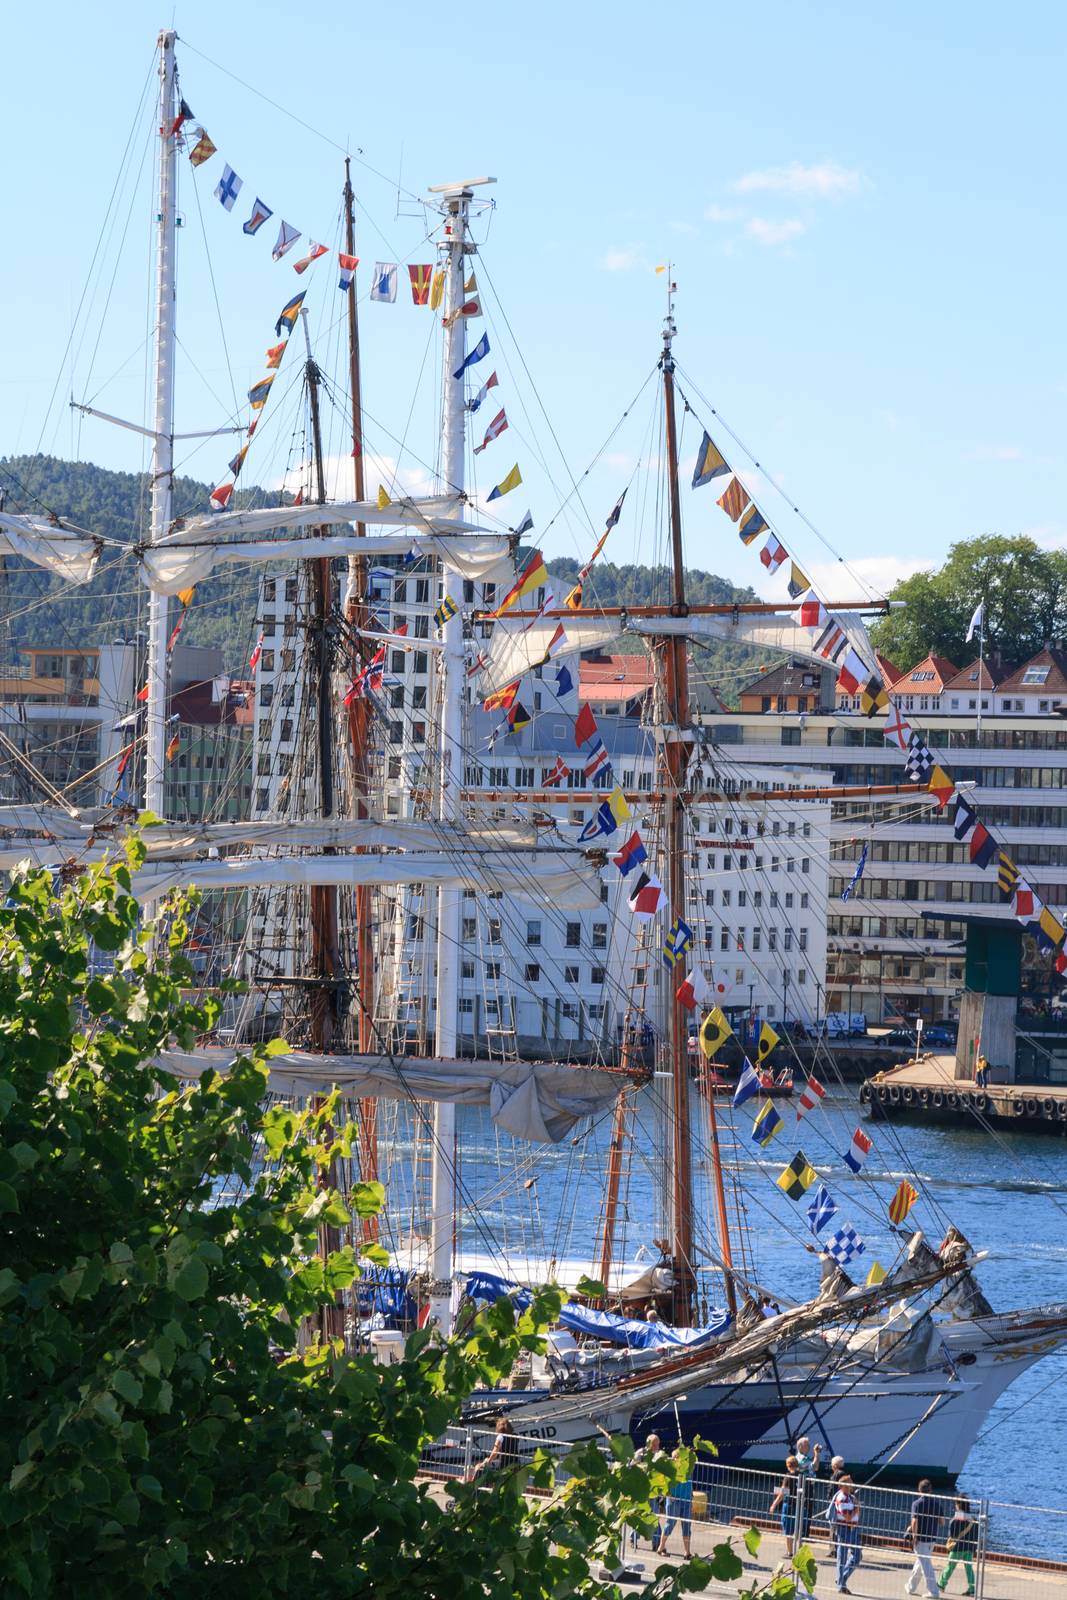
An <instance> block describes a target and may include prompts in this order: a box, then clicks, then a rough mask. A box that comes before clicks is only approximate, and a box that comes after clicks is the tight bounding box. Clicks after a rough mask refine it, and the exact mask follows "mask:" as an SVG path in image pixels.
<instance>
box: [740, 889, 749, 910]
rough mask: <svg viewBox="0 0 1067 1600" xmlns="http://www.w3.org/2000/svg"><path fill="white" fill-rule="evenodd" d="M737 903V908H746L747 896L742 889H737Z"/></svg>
mask: <svg viewBox="0 0 1067 1600" xmlns="http://www.w3.org/2000/svg"><path fill="white" fill-rule="evenodd" d="M737 903H738V905H739V906H747V905H748V895H747V893H746V892H745V890H744V889H738V891H737Z"/></svg>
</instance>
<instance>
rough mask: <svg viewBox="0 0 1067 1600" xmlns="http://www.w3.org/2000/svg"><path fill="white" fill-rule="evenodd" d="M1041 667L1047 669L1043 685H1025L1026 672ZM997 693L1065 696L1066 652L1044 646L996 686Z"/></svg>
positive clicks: (1066, 686)
mask: <svg viewBox="0 0 1067 1600" xmlns="http://www.w3.org/2000/svg"><path fill="white" fill-rule="evenodd" d="M1042 667H1047V668H1048V672H1047V673H1046V675H1045V679H1044V682H1043V683H1027V682H1026V681H1025V680H1026V675H1027V673H1028V672H1031V675H1033V673H1032V669H1033V672H1036V671H1037V670H1039V669H1040V668H1042ZM997 688H998V693H1000V692H1003V693H1004V694H1009V693H1010V694H1039V695H1041V696H1042V698H1044V697H1045V696H1046V695H1049V694H1055V695H1067V650H1060V649H1059V648H1058V646H1056V645H1046V646H1045V648H1044V649H1043V650H1039V651H1038V652H1037V655H1036V656H1031V657H1030V659H1029V661H1024V662H1023V664H1022V666H1021V667H1017V668H1016V669H1015V671H1014V672H1013V673H1012V674H1011V677H1010V678H1005V679H1004V682H1003V683H1001V684H998V686H997Z"/></svg>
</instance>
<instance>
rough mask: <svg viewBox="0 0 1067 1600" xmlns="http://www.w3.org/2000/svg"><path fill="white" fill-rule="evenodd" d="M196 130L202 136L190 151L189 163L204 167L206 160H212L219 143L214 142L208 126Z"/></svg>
mask: <svg viewBox="0 0 1067 1600" xmlns="http://www.w3.org/2000/svg"><path fill="white" fill-rule="evenodd" d="M196 131H197V133H198V134H199V135H200V137H199V138H198V139H197V141H196V143H195V144H194V145H193V148H192V149H191V150H190V152H189V165H190V166H191V167H202V166H203V165H204V162H205V161H210V160H211V157H212V156H213V155H214V154H215V152H216V150H217V149H218V145H216V144H212V142H211V140H210V138H209V137H208V132H207V129H206V128H197V130H196Z"/></svg>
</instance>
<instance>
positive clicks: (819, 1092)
mask: <svg viewBox="0 0 1067 1600" xmlns="http://www.w3.org/2000/svg"><path fill="white" fill-rule="evenodd" d="M825 1093H826V1090H825V1089H824V1088H823V1086H822V1084H821V1083H820V1082H819V1080H818V1078H809V1079H808V1081H807V1083H806V1084H805V1085H804V1087H803V1089H801V1091H800V1100H799V1102H798V1104H797V1121H798V1122H799V1121H800V1119H801V1117H802V1116H803V1115H804V1113H805V1111H814V1110H815V1107H816V1106H817V1105H818V1103H819V1101H820V1100H821V1099H822V1098H823V1096H824V1095H825Z"/></svg>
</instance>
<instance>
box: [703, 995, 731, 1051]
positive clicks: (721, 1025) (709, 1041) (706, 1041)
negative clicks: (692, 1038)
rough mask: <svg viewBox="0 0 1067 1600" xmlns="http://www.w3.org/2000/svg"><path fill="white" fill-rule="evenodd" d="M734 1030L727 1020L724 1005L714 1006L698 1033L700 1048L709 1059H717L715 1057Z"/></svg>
mask: <svg viewBox="0 0 1067 1600" xmlns="http://www.w3.org/2000/svg"><path fill="white" fill-rule="evenodd" d="M733 1031H734V1030H733V1029H732V1028H731V1026H730V1024H729V1023H728V1022H727V1020H726V1017H725V1015H724V1013H723V1010H722V1007H721V1006H712V1008H711V1010H710V1011H709V1012H708V1014H707V1016H706V1017H705V1018H704V1020H703V1022H702V1023H701V1024H700V1032H699V1034H698V1035H697V1037H698V1038H699V1040H700V1048H701V1050H703V1052H704V1055H705V1056H706V1057H707V1059H708V1060H709V1061H714V1060H715V1057H716V1056H717V1055H718V1053H719V1051H720V1050H721V1049H722V1047H723V1045H724V1044H725V1043H726V1041H727V1039H729V1038H730V1036H731V1034H732V1033H733Z"/></svg>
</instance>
